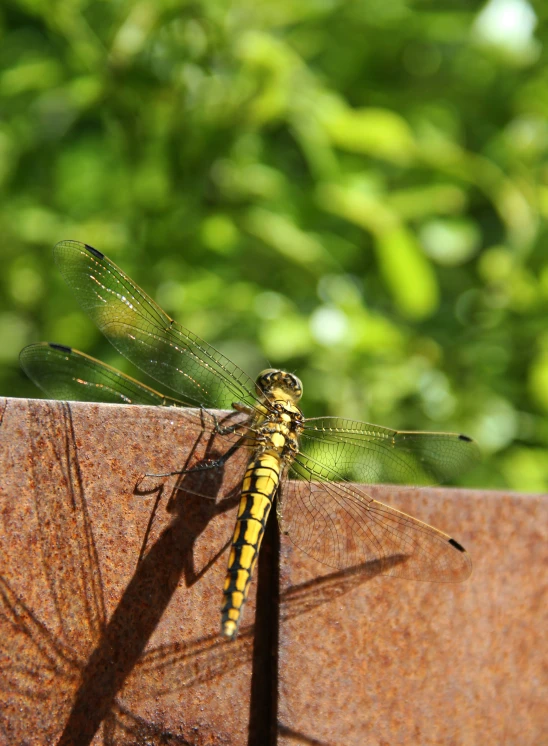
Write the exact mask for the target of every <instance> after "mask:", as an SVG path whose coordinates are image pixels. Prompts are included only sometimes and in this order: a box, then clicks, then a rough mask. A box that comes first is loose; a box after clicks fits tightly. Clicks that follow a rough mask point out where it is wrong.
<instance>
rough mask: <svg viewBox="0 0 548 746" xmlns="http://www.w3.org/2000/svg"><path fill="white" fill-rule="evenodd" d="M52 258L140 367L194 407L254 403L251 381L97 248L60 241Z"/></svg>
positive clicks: (80, 298) (102, 326) (102, 325)
mask: <svg viewBox="0 0 548 746" xmlns="http://www.w3.org/2000/svg"><path fill="white" fill-rule="evenodd" d="M54 256H55V261H56V263H57V265H58V267H59V269H60V271H61V273H62V275H63V277H64V278H65V280H66V282H67V283H68V285H69V286H70V287H71V288H72V290H73V291H74V293H75V295H76V298H77V299H78V301H79V303H80V305H81V306H82V308H83V309H84V310H85V311H86V312H87V313H88V315H89V316H90V317H91V319H92V320H93V321H94V322H95V324H96V325H97V326H98V327H99V329H100V330H101V331H102V332H103V334H104V335H105V337H106V338H107V339H108V340H109V342H111V344H112V345H114V347H115V348H116V349H117V350H118V351H119V352H121V353H122V355H125V357H127V358H128V360H131V362H132V363H134V364H135V365H136V366H137V367H138V368H140V369H141V370H143V371H144V372H145V373H147V374H148V375H149V376H151V377H152V378H155V379H156V380H157V381H160V382H161V383H162V384H163V385H165V386H167V387H168V388H170V389H171V390H173V391H175V392H176V393H177V394H180V395H182V396H183V398H184V399H185V400H188V401H190V402H192V403H193V404H195V405H203V406H206V407H218V408H220V409H227V408H228V409H230V408H232V403H233V402H235V401H239V402H244V403H246V404H249V405H252V404H253V402H255V400H256V397H255V394H254V391H255V385H254V383H253V381H252V380H251V379H250V378H249V376H247V375H246V374H245V373H244V372H243V371H242V370H240V368H238V367H237V366H236V365H234V363H232V362H231V361H230V360H229V359H228V358H226V357H225V356H224V355H222V354H221V353H220V352H218V351H217V350H215V349H214V348H213V347H211V345H209V344H207V342H204V341H203V340H201V339H200V338H199V337H197V336H196V335H195V334H193V333H192V332H190V331H188V330H187V329H185V328H184V327H182V326H180V325H179V324H177V323H176V322H175V321H173V319H171V318H170V317H169V316H168V315H167V314H166V313H165V312H164V311H162V309H161V308H160V307H159V306H158V305H157V304H156V303H155V302H154V301H153V300H151V298H149V297H148V295H146V293H144V292H143V291H142V290H141V289H140V288H139V287H138V286H137V285H136V284H135V283H134V282H133V281H132V280H131V279H130V278H129V277H128V276H127V275H125V274H124V273H123V272H122V271H121V270H120V269H119V268H118V267H117V266H116V265H115V264H114V263H113V262H111V261H110V260H109V259H107V258H106V257H105V256H104V255H103V254H101V252H99V251H97V249H94V248H92V247H91V246H88V245H87V244H83V243H80V242H78V241H61V242H60V243H58V244H57V245H56V246H55V248H54Z"/></svg>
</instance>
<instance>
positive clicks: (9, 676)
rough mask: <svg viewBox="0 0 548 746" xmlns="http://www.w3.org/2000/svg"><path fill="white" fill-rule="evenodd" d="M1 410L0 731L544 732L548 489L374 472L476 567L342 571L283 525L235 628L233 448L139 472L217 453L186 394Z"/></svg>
mask: <svg viewBox="0 0 548 746" xmlns="http://www.w3.org/2000/svg"><path fill="white" fill-rule="evenodd" d="M0 417H1V427H0V439H1V447H0V458H1V460H2V466H1V468H2V479H1V481H0V669H1V674H0V681H1V685H0V744H2V745H3V744H9V745H10V746H11V745H12V744H20V743H21V744H22V743H26V744H27V743H28V744H36V745H39V746H43V745H44V744H50V743H52V744H54V743H63V744H78V746H79V745H80V744H85V743H94V744H99V743H110V744H139V743H143V744H145V743H147V744H155V743H157V744H202V743H204V744H205V743H208V744H261V745H262V744H265V746H266V744H268V743H281V744H295V743H303V744H307V743H308V744H332V745H334V744H344V745H345V746H347V745H348V744H357V745H358V744H359V745H360V746H361V745H362V744H365V743H367V744H383V743H389V744H391V746H392V745H393V744H409V743H420V744H421V745H422V744H472V743H482V744H483V743H516V742H518V741H519V743H520V744H521V745H522V746H524V745H526V744H531V745H532V744H538V743H541V742H542V738H543V734H544V732H545V730H544V724H545V714H546V710H545V707H546V705H545V703H546V700H547V694H548V692H547V673H546V663H545V661H546V659H547V656H546V652H547V651H546V648H547V643H546V635H545V629H546V628H547V626H548V618H547V617H548V609H547V606H548V605H547V603H546V588H547V584H546V580H545V575H546V560H547V559H548V541H547V539H548V536H547V534H548V529H547V527H548V520H547V519H548V499H547V498H546V497H544V498H543V497H539V496H520V495H515V494H514V495H510V494H502V493H494V492H488V493H483V492H470V491H459V490H450V489H439V490H436V489H429V490H425V489H422V490H408V489H394V488H387V487H374V488H373V487H372V488H371V492H372V494H373V496H374V497H377V498H378V499H381V500H383V501H384V502H389V503H390V504H393V505H395V506H396V507H398V508H401V509H402V510H405V511H406V512H409V513H411V514H412V515H414V516H416V517H419V518H421V519H423V520H425V521H427V522H429V523H432V524H433V525H435V526H437V527H439V528H441V529H442V530H446V531H449V532H450V533H451V534H452V535H454V536H456V537H457V538H458V539H459V541H462V543H463V544H464V545H465V546H466V548H467V549H468V550H469V551H470V553H471V555H472V558H473V560H474V565H475V567H474V573H473V575H472V577H471V579H470V580H469V581H468V583H466V584H462V585H441V584H430V583H413V582H409V581H402V580H395V579H388V578H382V577H379V576H377V574H376V569H377V568H375V565H374V563H373V565H370V566H362V567H358V568H350V569H349V570H348V571H346V572H334V571H330V570H329V568H325V567H323V566H321V565H319V564H317V563H315V562H314V561H313V560H311V559H309V558H307V557H306V555H303V554H302V553H301V552H299V551H298V550H297V549H296V548H294V547H293V546H292V545H291V543H290V542H289V541H288V539H287V538H286V537H281V538H280V547H281V551H280V561H279V571H278V559H277V549H278V548H277V543H276V541H275V540H274V539H273V540H272V541H271V544H270V545H269V544H268V543H267V544H266V545H265V546H264V547H263V550H262V555H264V560H263V567H262V568H259V572H258V573H257V578H256V579H255V582H254V586H253V591H252V594H251V597H250V601H249V604H248V606H247V608H246V611H245V619H244V624H243V625H242V628H241V633H240V635H239V637H238V638H237V640H236V641H234V642H228V641H225V640H222V639H221V638H220V637H219V636H218V631H219V619H220V614H219V608H220V603H221V588H222V584H223V581H224V574H225V569H226V562H227V547H228V541H229V539H230V535H231V532H232V529H233V524H234V514H235V509H236V504H237V495H236V494H235V492H234V489H233V488H234V487H235V486H236V483H237V478H238V474H240V467H241V461H240V462H238V459H237V458H236V459H235V460H234V461H232V460H231V461H229V462H227V464H226V466H225V467H224V469H223V470H222V473H221V474H219V473H218V472H215V473H213V472H212V471H206V472H202V473H200V474H194V475H186V476H184V477H177V476H172V477H153V476H146V477H144V475H146V474H149V475H150V474H159V473H165V472H169V471H175V470H177V469H183V468H185V467H188V466H189V465H192V464H194V463H196V462H197V461H200V460H202V459H204V458H206V459H207V458H212V457H214V456H215V454H216V443H215V439H214V438H212V436H211V434H210V433H208V432H205V431H203V430H201V428H200V426H199V423H200V418H199V417H198V416H196V413H194V414H193V415H190V414H189V413H187V412H185V411H184V410H174V409H162V408H150V407H129V406H128V407H124V406H112V405H98V404H75V403H71V404H66V403H61V402H51V401H27V400H17V399H8V400H0ZM196 493H199V494H196ZM204 495H207V496H209V498H208V497H204ZM215 495H217V499H216V500H213V499H210V498H211V496H215ZM273 528H275V524H274V526H273ZM272 534H273V537H275V532H274V531H273V532H272ZM278 572H279V575H278ZM257 587H258V591H257ZM256 595H257V597H258V604H259V607H258V609H257V625H256V626H255V627H254V621H255V601H256Z"/></svg>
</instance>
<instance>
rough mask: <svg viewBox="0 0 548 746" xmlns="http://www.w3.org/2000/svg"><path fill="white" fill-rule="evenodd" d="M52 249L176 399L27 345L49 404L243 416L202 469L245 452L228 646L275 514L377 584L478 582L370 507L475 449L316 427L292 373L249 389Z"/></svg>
mask: <svg viewBox="0 0 548 746" xmlns="http://www.w3.org/2000/svg"><path fill="white" fill-rule="evenodd" d="M53 251H54V259H55V262H56V264H57V267H58V268H59V270H60V272H61V274H62V275H63V277H64V279H65V281H66V282H67V284H68V285H69V287H70V288H71V290H72V291H73V292H74V294H75V295H76V298H77V300H78V301H79V303H80V305H81V306H82V308H83V309H84V311H85V312H86V313H87V314H88V315H89V316H90V318H91V319H92V320H93V321H94V323H95V324H96V325H97V327H98V328H99V329H100V330H101V332H102V333H103V334H104V335H105V337H106V338H107V339H108V340H109V341H110V342H111V343H112V345H113V346H114V347H115V348H116V349H117V350H118V351H119V352H120V353H121V354H122V355H124V356H125V357H126V358H127V359H128V360H130V361H131V362H132V363H133V364H135V365H136V366H137V367H138V368H140V370H141V371H142V372H144V373H145V374H147V375H148V376H150V377H151V378H153V379H155V380H156V381H159V382H160V383H161V384H162V385H163V386H164V387H167V389H169V390H170V391H172V392H173V393H174V394H176V397H173V398H172V397H170V396H166V395H164V394H162V393H160V392H158V391H156V390H154V389H153V388H151V387H149V386H147V385H145V384H143V383H141V382H139V381H137V380H135V379H134V378H131V377H130V376H128V375H126V374H124V373H122V372H120V371H118V370H116V369H115V368H112V367H111V366H108V365H106V364H105V363H102V362H101V361H99V360H96V359H94V358H92V357H90V356H89V355H86V354H85V353H82V352H79V351H77V350H74V349H72V348H70V347H66V346H64V345H59V344H53V343H47V342H43V343H39V344H33V345H30V346H28V347H25V348H24V349H23V350H22V352H21V355H20V361H21V365H22V367H23V369H24V370H25V372H26V373H27V375H28V376H29V377H30V378H31V379H32V380H33V381H34V382H35V383H36V384H37V385H38V386H39V387H40V388H41V389H42V390H43V391H44V392H45V393H46V394H47V395H48V396H52V397H53V398H63V399H68V400H83V401H99V402H110V403H112V402H118V403H124V404H148V405H159V406H168V407H172V406H173V407H190V408H199V409H200V411H205V410H211V409H214V410H225V409H230V410H232V412H233V413H238V416H239V421H238V422H237V424H235V425H234V424H233V425H231V426H228V427H224V428H223V427H222V426H220V425H219V422H218V420H217V419H216V417H215V419H214V425H213V428H215V430H216V431H217V432H218V433H219V435H221V436H222V435H228V434H230V435H231V436H233V438H234V437H236V440H235V442H233V445H232V446H231V447H230V448H227V450H226V453H225V454H224V455H222V456H221V457H220V458H219V459H218V460H216V461H215V462H213V463H211V464H204V465H202V466H203V467H205V468H209V467H212V468H213V467H220V466H222V465H223V463H225V462H226V461H227V460H228V458H230V457H231V456H232V455H233V454H234V453H235V452H236V451H239V450H240V449H242V448H243V449H245V451H246V453H247V458H246V462H244V461H242V473H241V478H240V480H239V484H240V487H239V489H240V502H239V509H238V514H237V519H236V526H235V529H234V534H233V538H232V544H231V549H230V556H229V560H228V568H227V573H226V580H225V583H224V588H223V605H222V609H221V633H222V634H223V635H224V636H225V637H227V638H229V639H234V637H235V636H236V635H237V632H238V627H239V625H240V622H241V619H242V612H243V608H244V605H245V602H246V599H247V596H248V592H249V587H250V583H251V579H252V574H253V569H254V567H255V563H256V561H257V557H258V553H259V549H260V546H261V541H262V538H263V534H264V530H265V525H266V521H267V519H268V517H269V514H270V512H271V508H272V506H273V504H275V512H276V515H277V519H278V523H279V526H280V530H281V532H282V533H283V534H284V535H286V536H288V537H289V539H290V540H291V541H292V542H293V543H294V544H295V545H296V546H297V547H299V548H300V549H301V550H303V551H304V552H305V553H306V554H308V555H309V556H311V557H313V558H314V559H316V560H318V561H320V562H321V563H323V564H325V565H327V566H329V567H334V568H339V569H344V568H348V567H351V566H356V565H359V564H361V563H368V562H375V563H376V567H378V568H379V569H378V571H379V573H380V574H384V575H391V576H397V577H401V578H406V579H412V580H427V581H438V582H459V581H463V580H465V579H466V578H468V577H469V575H470V573H471V571H472V563H471V560H470V556H469V554H468V553H467V552H466V550H465V549H464V547H463V546H462V545H461V544H460V543H459V542H458V541H456V540H455V539H453V538H452V537H451V536H449V535H447V534H445V533H443V532H442V531H439V530H438V529H436V528H434V527H432V526H429V525H428V524H426V523H423V522H422V521H420V520H418V519H417V518H413V517H411V516H409V515H407V514H405V513H403V512H401V511H399V510H397V509H395V508H393V507H390V506H388V505H385V504H383V503H382V502H379V501H378V500H375V499H373V498H372V497H371V496H370V495H369V494H368V493H367V490H366V485H367V484H368V483H369V484H371V483H383V482H384V483H388V484H411V485H415V486H416V485H424V484H433V483H439V482H442V481H449V480H451V479H453V478H454V477H456V476H457V475H459V474H461V473H462V472H463V471H464V470H465V469H467V468H468V467H469V466H470V465H471V464H472V463H473V462H474V461H475V460H476V459H477V455H478V450H477V445H476V443H475V442H474V441H473V440H472V439H471V438H469V437H468V436H467V435H462V434H458V433H438V432H412V431H397V430H391V429H389V428H386V427H381V426H379V425H372V424H369V423H366V422H358V421H354V420H350V419H346V418H339V417H314V418H308V419H307V418H305V417H304V415H303V413H302V410H301V409H300V405H299V402H300V399H301V395H302V393H303V386H302V383H301V381H300V380H299V378H298V377H297V376H296V375H295V374H294V373H291V372H287V371H283V370H278V369H275V368H268V369H267V370H264V371H262V372H261V373H260V374H259V375H258V377H257V378H256V379H255V380H253V379H252V378H250V377H249V376H248V375H247V374H246V373H244V372H243V370H241V369H240V368H239V367H238V366H237V365H235V364H234V363H233V362H232V361H231V360H229V359H228V358H227V357H225V355H223V354H222V353H221V352H219V351H218V350H216V349H215V348H214V347H212V346H211V345H209V344H208V343H207V342H205V341H204V340H202V339H200V338H199V337H198V336H196V335H195V334H193V332H191V331H189V330H188V329H185V328H184V327H183V326H181V325H180V324H179V323H177V322H176V321H174V320H173V319H172V318H170V317H169V316H168V315H167V314H166V313H165V312H164V311H163V310H162V309H161V308H160V306H158V304H157V303H155V302H154V301H153V300H152V299H151V298H150V297H149V296H148V295H147V294H146V293H145V292H144V291H143V290H142V289H141V288H140V287H139V286H138V285H136V284H135V283H134V282H133V281H132V280H131V279H130V278H129V277H128V276H127V275H126V274H125V273H124V272H123V271H122V270H121V269H120V268H118V267H117V266H116V265H115V264H114V263H113V262H112V261H110V260H109V259H108V258H107V257H106V256H105V255H104V254H102V253H101V252H100V251H98V250H97V249H95V248H93V247H91V246H89V245H87V244H84V243H80V242H79V241H61V242H60V243H58V244H56V246H55V247H54V250H53ZM197 468H200V467H197ZM394 558H397V561H394Z"/></svg>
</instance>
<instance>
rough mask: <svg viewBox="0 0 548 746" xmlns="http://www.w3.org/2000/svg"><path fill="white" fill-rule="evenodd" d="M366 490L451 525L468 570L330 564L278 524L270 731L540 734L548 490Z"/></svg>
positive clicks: (378, 736)
mask: <svg viewBox="0 0 548 746" xmlns="http://www.w3.org/2000/svg"><path fill="white" fill-rule="evenodd" d="M370 492H371V494H372V496H373V497H375V498H377V499H379V500H382V501H384V502H389V503H390V504H392V505H394V506H395V507H397V508H399V509H401V510H404V511H406V512H408V513H410V514H411V515H413V516H415V517H418V518H421V519H422V520H425V521H426V522H428V523H431V524H432V525H434V526H436V527H437V528H440V529H441V530H445V531H447V532H449V533H451V535H452V536H455V537H456V538H457V539H458V541H461V542H462V543H463V545H464V546H465V547H466V549H467V550H468V551H469V552H470V554H471V556H472V559H473V562H474V570H473V573H472V576H471V578H470V580H469V581H468V582H467V583H464V584H456V585H449V584H433V583H420V582H410V581H404V580H396V579H392V578H383V577H381V576H378V575H377V576H376V575H375V569H376V568H375V566H374V565H373V566H370V567H362V568H356V569H355V571H354V572H347V573H330V572H329V570H326V568H324V567H322V566H321V565H318V564H317V563H316V562H314V561H313V560H311V559H307V557H306V556H303V554H302V553H301V552H299V551H298V550H297V549H295V548H294V547H292V545H291V543H290V542H289V541H288V540H287V539H285V538H283V537H282V550H281V551H282V569H281V624H280V632H279V644H280V650H279V672H280V673H279V675H280V680H279V702H278V723H279V725H278V733H279V740H278V743H280V744H284V745H285V746H289V745H290V744H316V745H317V746H320V745H321V746H328V745H329V746H342V745H343V744H344V746H353V745H355V746H363V744H367V746H388V745H389V746H398V744H402V745H403V744H405V746H408V745H409V744H421V746H426V745H427V744H436V745H437V746H439V745H440V744H441V745H442V746H444V745H447V746H449V744H450V745H451V746H461V745H462V746H464V745H465V744H466V746H468V745H472V744H473V745H475V744H477V745H478V746H479V745H480V744H481V745H483V744H500V745H503V744H505V745H508V746H511V745H513V744H518V743H519V744H520V746H538V745H539V744H541V743H546V742H547V741H546V733H547V723H548V706H547V702H548V668H547V667H548V635H547V634H546V630H547V629H548V593H547V586H548V582H547V574H546V568H547V566H548V562H547V561H548V497H547V496H544V497H542V496H533V495H516V494H501V493H494V492H479V491H464V490H460V491H459V490H449V489H422V490H420V491H413V490H408V489H397V488H396V489H393V488H388V487H375V488H372V489H371V490H370ZM297 610H299V612H300V613H299V614H298V615H297V614H296V613H295V612H296V611H297Z"/></svg>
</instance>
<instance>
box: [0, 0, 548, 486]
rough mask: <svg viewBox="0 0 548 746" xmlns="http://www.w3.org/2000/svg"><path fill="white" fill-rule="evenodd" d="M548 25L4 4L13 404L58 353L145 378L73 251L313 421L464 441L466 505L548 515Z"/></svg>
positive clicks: (244, 7) (6, 313)
mask: <svg viewBox="0 0 548 746" xmlns="http://www.w3.org/2000/svg"><path fill="white" fill-rule="evenodd" d="M227 7H228V8H229V9H228V10H227ZM547 14H548V6H547V5H546V4H542V3H539V4H538V6H537V7H536V8H534V9H533V7H532V6H530V5H528V4H527V2H526V0H490V2H489V3H487V4H484V3H477V2H470V1H469V2H467V1H466V0H454V2H449V1H447V0H437V1H435V2H434V1H432V2H427V1H422V2H421V1H420V0H415V1H413V0H390V1H389V2H379V0H360V1H354V2H348V1H347V2H345V1H344V0H299V2H297V1H296V0H276V2H257V1H255V0H254V1H249V0H236V1H235V2H233V3H230V4H229V5H228V6H227V5H225V4H224V3H219V2H211V1H208V0H201V1H200V0H197V1H196V2H193V3H183V2H177V1H176V0H140V1H136V0H128V1H127V2H120V1H119V2H106V3H105V2H97V1H95V0H80V2H75V3H71V2H65V3H56V4H54V5H52V4H51V3H48V2H46V1H45V0H19V2H15V1H13V0H8V2H7V3H4V5H3V8H2V10H1V11H0V97H1V99H0V106H1V109H0V192H1V202H0V234H1V236H2V239H1V252H2V257H1V258H2V272H1V273H0V283H1V288H2V294H1V298H0V361H1V363H2V368H1V369H0V391H1V392H2V394H5V395H16V396H37V395H38V394H37V392H36V390H35V388H34V387H33V385H32V384H31V383H30V382H29V381H26V380H25V378H24V376H23V375H22V373H20V372H19V370H18V362H17V355H18V352H19V350H20V348H21V347H23V346H24V345H25V344H27V343H30V342H33V341H39V340H42V339H47V340H50V341H57V342H62V343H65V344H69V345H73V346H74V347H77V348H79V349H82V350H85V351H86V352H88V353H90V354H92V355H94V356H96V357H99V358H101V359H103V360H105V361H106V362H109V363H111V364H114V365H117V366H118V367H121V368H123V369H124V370H129V366H128V365H127V364H126V363H125V362H123V361H120V360H119V359H118V358H117V356H116V354H115V352H114V351H113V350H112V349H111V348H110V347H109V346H108V344H107V343H106V342H105V341H104V340H103V339H102V338H101V336H100V334H99V332H97V330H96V329H95V328H94V327H93V326H92V324H91V323H90V322H89V321H88V320H87V319H86V318H85V317H84V316H83V314H82V313H81V312H80V310H79V308H78V307H77V304H76V303H75V300H74V298H73V296H72V295H71V293H70V292H69V290H68V289H67V288H66V287H65V286H64V285H63V282H62V280H61V279H60V278H59V276H58V274H57V273H56V270H55V267H54V266H53V262H52V257H51V251H50V247H51V246H52V245H53V244H54V243H55V242H56V241H58V240H60V239H63V238H74V239H79V240H82V241H86V242H87V243H90V244H92V245H94V246H96V247H97V248H98V249H100V250H101V251H103V252H105V253H107V254H108V255H109V256H110V257H111V258H112V259H113V260H114V261H115V262H116V263H117V264H119V265H120V266H121V267H122V268H123V269H124V270H125V271H126V272H128V274H130V276H131V277H133V278H134V279H135V280H136V281H137V282H138V283H139V284H141V285H142V286H143V287H144V288H145V289H146V290H147V291H148V292H149V293H151V294H152V295H153V296H154V297H155V298H156V299H157V300H158V301H159V303H160V304H161V305H162V306H163V307H164V308H165V309H166V310H167V311H168V313H170V314H171V315H172V316H175V317H176V318H177V319H178V320H180V321H181V322H182V323H183V324H185V325H186V326H188V327H189V328H191V329H192V330H193V331H195V332H196V333H198V334H199V335H201V336H203V337H205V338H206V339H207V340H208V341H210V342H212V343H213V344H215V345H216V346H218V347H219V348H220V349H222V350H223V351H224V352H225V353H227V354H228V355H229V356H230V357H232V358H233V359H234V360H235V362H237V363H238V364H240V365H241V366H242V367H244V368H245V369H246V370H247V371H248V372H249V373H250V374H251V375H255V374H256V372H257V371H258V370H260V369H261V366H263V364H264V358H267V359H268V360H269V361H270V362H271V363H273V364H275V365H278V366H282V367H285V368H287V369H290V370H294V371H296V372H298V374H299V375H300V376H301V378H302V379H303V382H304V386H305V401H304V406H305V411H306V413H307V414H309V415H311V414H341V415H347V416H350V417H354V418H359V419H365V420H369V421H373V422H378V423H379V424H384V425H388V426H392V427H398V428H414V429H441V430H458V431H464V432H466V433H468V434H470V435H472V436H474V437H475V438H477V439H478V441H479V442H480V444H481V447H482V449H483V452H484V456H485V458H484V461H483V463H482V465H481V466H480V467H479V468H478V470H477V471H476V472H475V473H474V474H473V475H470V476H469V477H468V480H469V481H468V483H470V484H475V485H486V486H495V487H501V486H504V485H507V486H509V487H511V488H514V489H518V490H537V491H538V490H545V489H546V488H547V486H548V323H547V322H548V241H547V236H546V225H545V222H544V218H545V215H546V213H547V212H548V165H547V159H546V156H547V151H548V123H547V116H548V68H547V67H546V43H547V41H548V31H547V26H546V24H545V23H544V20H545V17H546V15H547Z"/></svg>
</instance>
